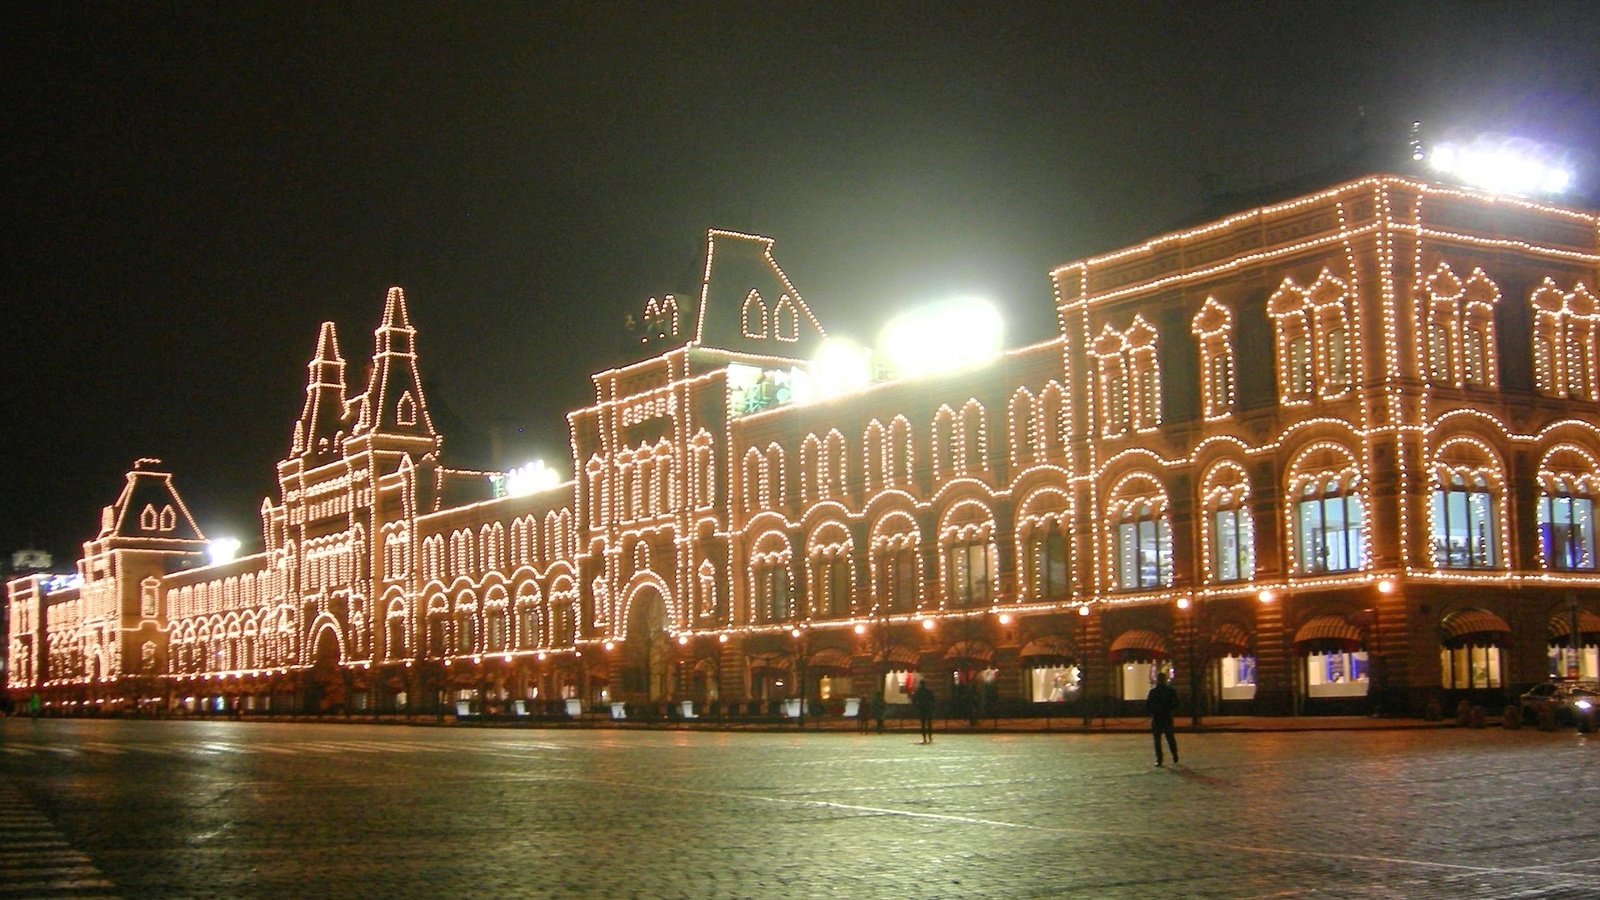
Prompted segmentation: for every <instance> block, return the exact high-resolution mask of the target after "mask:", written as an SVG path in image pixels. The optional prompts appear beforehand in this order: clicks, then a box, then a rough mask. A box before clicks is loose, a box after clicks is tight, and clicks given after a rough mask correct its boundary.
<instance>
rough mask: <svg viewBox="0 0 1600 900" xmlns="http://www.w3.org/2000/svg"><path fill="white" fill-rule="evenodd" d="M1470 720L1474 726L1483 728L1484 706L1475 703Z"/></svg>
mask: <svg viewBox="0 0 1600 900" xmlns="http://www.w3.org/2000/svg"><path fill="white" fill-rule="evenodd" d="M1469 721H1470V723H1471V725H1472V727H1473V728H1482V727H1483V707H1481V706H1479V705H1477V704H1473V706H1472V711H1471V713H1470V714H1469Z"/></svg>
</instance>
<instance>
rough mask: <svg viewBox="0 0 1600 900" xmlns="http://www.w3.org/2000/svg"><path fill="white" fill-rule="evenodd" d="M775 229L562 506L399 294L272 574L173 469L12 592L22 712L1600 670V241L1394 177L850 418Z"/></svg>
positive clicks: (1326, 694)
mask: <svg viewBox="0 0 1600 900" xmlns="http://www.w3.org/2000/svg"><path fill="white" fill-rule="evenodd" d="M772 243H773V242H772V241H771V240H769V239H766V238H760V237H755V236H751V235H743V234H735V233H730V232H721V231H713V232H710V234H709V235H708V239H707V243H706V254H705V268H704V272H703V277H702V279H701V285H700V287H699V290H698V292H696V293H694V294H685V295H664V296H661V297H657V298H652V299H651V300H650V301H649V302H648V304H647V305H646V307H645V309H644V313H643V316H642V319H641V320H640V322H641V324H642V327H641V329H640V331H641V333H642V334H643V335H644V336H643V337H641V338H640V344H639V355H640V356H641V357H642V358H641V359H640V360H639V361H637V362H634V363H632V364H630V365H626V366H622V367H619V368H615V369H611V370H608V371H605V372H601V373H598V374H595V375H594V376H592V377H593V382H594V390H595V394H594V396H595V399H594V402H593V403H592V404H591V405H589V406H587V407H584V408H582V409H578V410H575V411H573V412H571V413H570V414H569V415H568V427H569V432H570V437H571V441H570V446H571V450H572V456H571V460H570V466H571V469H570V471H571V472H572V476H571V478H570V480H567V481H565V482H562V483H557V484H545V485H543V486H537V485H536V486H534V488H533V489H531V490H525V489H523V488H521V487H519V485H518V484H517V482H518V481H519V478H520V477H522V476H526V475H527V474H528V473H527V472H522V473H512V475H511V476H510V477H507V476H505V475H501V474H498V473H487V472H475V471H465V470H460V469H452V468H449V467H447V466H445V465H444V464H443V458H444V439H443V437H442V436H441V435H439V434H438V433H437V432H436V431H435V430H434V428H433V424H432V421H431V419H430V417H429V414H428V408H427V403H426V400H425V398H424V396H423V393H422V385H421V380H420V378H419V377H418V374H417V354H416V347H415V339H416V335H415V331H414V330H413V329H412V328H411V326H410V323H409V319H408V315H407V309H406V301H405V298H404V297H403V295H402V294H401V293H400V291H399V290H398V289H395V290H392V291H391V292H390V294H389V297H388V302H387V305H386V308H385V311H384V315H383V319H382V324H381V325H380V326H379V328H378V329H377V331H376V332H375V351H374V355H373V359H372V363H373V364H372V367H371V372H372V374H371V377H370V378H369V380H368V382H367V383H366V385H364V389H363V390H362V392H361V393H351V391H350V388H349V385H348V384H347V382H346V378H345V361H344V359H343V357H342V356H341V354H340V350H339V347H338V341H337V338H336V334H335V330H334V327H333V325H332V324H331V323H329V324H325V325H324V326H323V328H322V332H321V334H320V335H319V337H318V341H317V348H316V352H315V354H314V358H313V359H312V361H311V363H310V367H309V369H310V371H309V378H308V384H307V389H306V398H305V404H304V407H303V409H302V412H301V415H300V418H299V420H298V422H297V423H296V425H295V428H294V434H293V439H292V442H291V450H290V453H289V455H288V456H287V458H285V459H284V460H283V461H282V462H280V463H279V464H278V482H279V490H278V495H277V496H276V497H275V498H269V499H267V500H266V501H264V502H263V504H262V506H261V524H262V536H263V544H264V547H265V549H264V551H263V552H261V553H258V554H255V555H253V556H248V557H243V558H239V559H235V560H232V561H229V562H226V563H215V564H204V563H203V560H202V553H203V551H204V549H205V541H204V538H203V537H202V536H201V534H200V532H199V529H198V528H197V527H196V526H195V524H194V522H193V521H192V520H191V519H190V518H189V516H188V513H187V511H186V510H185V509H184V507H183V503H182V500H181V498H179V496H178V494H177V492H176V490H175V489H174V488H173V484H172V479H171V477H170V475H168V474H166V473H163V472H161V471H160V470H159V469H158V468H157V467H156V465H155V463H153V462H150V461H141V463H140V464H138V465H136V466H135V469H134V471H133V472H131V473H130V474H129V476H128V486H127V487H126V489H125V490H124V492H123V494H122V496H121V497H119V498H118V500H117V501H116V503H114V504H113V505H112V506H110V507H108V508H107V510H106V512H105V514H104V517H103V520H102V527H101V530H100V533H99V535H98V537H97V538H96V539H95V540H92V541H89V542H87V543H86V544H85V545H84V548H85V552H84V557H83V559H82V560H81V561H80V562H79V565H78V569H79V574H80V576H81V584H79V585H63V584H53V585H51V584H46V583H45V582H44V581H43V580H41V579H39V578H24V579H18V580H15V581H13V582H11V583H10V585H9V602H10V604H11V622H12V627H11V631H10V650H11V655H12V659H13V660H14V662H15V665H14V666H13V674H12V677H11V681H10V687H11V688H12V689H13V690H24V691H26V690H34V689H37V690H40V691H41V692H43V693H44V694H46V696H47V697H50V698H52V699H53V700H55V701H68V702H76V703H90V704H100V703H115V704H128V703H136V702H143V703H152V702H155V703H184V704H186V705H190V706H196V705H201V704H206V705H208V706H209V707H210V708H213V709H215V708H228V707H242V708H246V709H256V710H261V709H273V710H282V709H326V708H335V707H342V708H345V709H357V710H378V711H395V710H406V711H425V712H431V711H434V710H435V709H439V708H440V704H441V703H444V704H450V703H456V702H460V703H467V704H469V708H471V709H473V710H479V709H485V710H488V711H501V712H505V713H510V714H515V713H518V712H529V711H534V710H538V711H544V710H547V709H565V708H566V705H565V702H564V701H566V700H568V699H569V698H570V699H573V700H576V701H577V702H578V704H579V705H580V706H584V707H588V708H593V707H594V706H596V705H598V704H603V703H606V702H608V701H612V702H624V701H626V702H630V703H635V704H650V705H652V706H654V707H655V708H658V709H659V708H665V707H666V704H667V703H668V702H669V701H673V704H672V706H671V709H672V710H673V711H674V712H675V713H676V712H677V711H678V710H679V709H680V708H681V707H680V706H679V705H678V704H677V703H676V701H681V700H691V701H694V709H695V710H696V711H697V712H698V713H699V714H702V715H704V714H706V713H707V712H710V711H716V712H717V713H719V714H727V713H729V712H730V711H733V712H738V713H740V714H750V713H753V712H759V713H766V712H768V711H770V710H772V709H778V710H783V709H785V706H786V705H785V704H783V703H782V701H785V700H789V699H790V698H793V697H796V696H798V695H799V694H800V693H802V692H803V693H804V695H805V696H806V697H808V698H809V699H810V700H811V701H813V702H814V703H819V704H823V705H824V706H827V707H830V708H835V709H837V708H839V707H843V706H844V705H845V703H846V701H847V699H848V698H861V697H869V696H872V695H874V694H876V693H877V692H879V691H880V690H882V691H884V692H885V693H886V694H887V695H888V700H889V702H891V703H894V702H904V700H905V697H904V696H903V693H904V692H906V691H908V690H909V689H910V687H911V686H912V685H913V684H914V681H915V679H917V678H929V679H933V681H934V686H935V689H936V691H937V693H938V694H939V695H940V697H941V699H943V700H946V701H947V702H949V703H950V704H951V708H952V710H953V711H955V712H957V713H966V714H972V715H977V714H982V715H989V714H997V715H1005V714H1028V713H1034V714H1037V711H1038V710H1039V709H1041V706H1040V705H1041V704H1050V703H1059V704H1066V705H1065V706H1063V707H1062V708H1061V711H1060V712H1058V713H1056V714H1058V715H1061V714H1075V713H1077V712H1082V711H1084V704H1085V701H1086V700H1087V701H1088V702H1089V703H1091V704H1092V708H1093V709H1094V710H1095V711H1109V712H1112V713H1116V712H1119V711H1129V712H1131V711H1134V710H1136V709H1138V708H1139V706H1138V702H1137V701H1142V699H1143V697H1144V694H1145V692H1146V691H1147V690H1148V687H1149V684H1150V683H1151V680H1152V678H1153V674H1154V671H1155V670H1156V668H1157V667H1169V668H1175V669H1176V671H1177V682H1178V684H1179V685H1180V686H1185V685H1186V686H1187V687H1188V689H1189V691H1190V692H1191V693H1192V695H1193V696H1195V697H1197V698H1199V701H1198V702H1199V705H1200V706H1201V708H1203V709H1206V710H1210V711H1226V712H1238V713H1246V712H1256V713H1283V712H1289V711H1300V712H1309V713H1317V712H1357V711H1360V712H1365V711H1367V710H1368V709H1370V708H1373V707H1374V706H1381V707H1382V708H1385V709H1387V710H1389V711H1396V712H1398V711H1420V710H1421V709H1422V708H1423V707H1424V705H1425V704H1427V703H1428V702H1429V701H1432V700H1439V701H1442V702H1443V703H1444V704H1446V705H1451V704H1453V703H1454V702H1455V701H1457V700H1460V699H1474V700H1486V701H1490V702H1493V701H1494V699H1495V698H1503V697H1505V696H1507V694H1508V693H1511V692H1515V691H1520V690H1521V689H1523V688H1524V687H1525V686H1526V685H1528V684H1530V683H1533V682H1537V681H1542V680H1544V679H1546V678H1548V677H1549V676H1550V675H1551V674H1552V673H1559V674H1562V675H1567V674H1578V675H1582V676H1584V677H1588V678H1593V677H1595V676H1596V673H1597V669H1600V666H1597V649H1596V648H1597V644H1600V592H1597V590H1596V588H1597V586H1600V571H1597V569H1596V560H1597V557H1596V552H1595V551H1596V547H1595V528H1594V525H1595V523H1594V503H1595V494H1596V492H1597V489H1600V298H1597V295H1596V285H1597V284H1600V223H1597V219H1596V217H1595V216H1594V215H1592V214H1589V213H1582V212H1576V211H1572V210H1567V209H1561V208H1556V207H1553V206H1549V205H1543V204H1536V203H1531V202H1527V201H1522V200H1514V199H1509V198H1506V197H1502V196H1496V195H1490V194H1479V193H1471V192H1464V191H1459V190H1455V189H1450V188H1444V187H1440V186H1437V185H1430V184H1425V183H1422V182H1418V181H1415V180H1411V179H1407V178H1400V177H1393V176H1383V177H1372V178H1366V179H1362V180H1359V181H1354V182H1350V183H1348V184H1344V185H1341V186H1339V187H1336V188H1332V189H1330V190H1327V191H1324V192H1322V193H1318V194H1315V195H1312V196H1307V197H1303V198H1300V199H1297V200H1293V201H1290V202H1285V203H1280V204H1275V205H1271V206H1265V207H1261V208H1258V209H1254V210H1251V211H1248V212H1244V213H1240V214H1238V215H1234V216H1231V217H1228V218H1226V219H1223V220H1220V221H1217V222H1213V223H1210V224H1207V225H1204V226H1201V227H1198V228H1194V229H1192V230H1189V231H1185V232H1181V233H1175V234H1169V235H1164V236H1161V237H1158V238H1155V239H1153V240H1151V241H1149V242H1148V243H1145V244H1142V245H1139V246H1136V247H1131V248H1128V249H1125V250H1122V251H1119V252H1116V253H1112V254H1108V255H1105V256H1100V257H1096V258H1093V259H1088V260H1084V261H1081V262H1076V263H1072V264H1069V265H1066V266H1063V267H1061V268H1059V269H1057V270H1055V271H1054V272H1052V273H1051V275H1050V277H1051V282H1052V284H1053V287H1054V297H1055V304H1056V309H1057V313H1058V321H1059V323H1060V333H1059V335H1058V336H1057V337H1055V338H1054V339H1052V340H1050V341H1047V342H1044V343H1041V344H1036V345H1033V346H1028V347H1023V348H1020V349H1015V350H1011V351H1008V352H1005V353H1002V354H999V355H997V356H995V357H993V358H991V359H989V360H987V361H985V362H983V363H981V364H978V365H973V366H969V367H966V368H962V369H959V370H955V371H948V372H943V373H934V374H923V375H919V376H917V377H898V378H895V377H882V375H881V373H880V377H878V378H877V379H875V380H874V381H873V382H872V383H870V384H867V385H865V386H861V387H858V388H856V389H853V390H849V391H845V392H834V391H830V390H827V389H825V388H826V386H827V385H828V384H829V380H828V378H827V377H826V373H824V372H822V371H821V370H820V369H819V368H818V367H817V366H816V365H814V364H813V363H812V362H811V360H813V359H814V358H816V357H817V355H818V353H819V351H821V350H822V349H823V348H824V346H825V338H826V335H825V333H824V331H823V328H822V326H821V325H820V324H819V323H818V321H817V320H816V318H814V317H813V315H812V312H811V310H810V308H809V307H808V305H807V304H806V302H805V301H804V300H803V299H802V297H801V295H800V293H799V292H798V291H797V290H796V289H795V287H794V285H793V284H791V283H790V282H789V280H788V278H787V277H786V276H785V274H784V272H783V271H782V269H781V268H780V267H779V266H778V264H777V262H776V261H775V260H774V258H773V256H772ZM1124 704H1126V705H1125V706H1124ZM787 708H789V709H790V710H792V709H793V704H788V705H787Z"/></svg>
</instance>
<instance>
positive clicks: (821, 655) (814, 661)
mask: <svg viewBox="0 0 1600 900" xmlns="http://www.w3.org/2000/svg"><path fill="white" fill-rule="evenodd" d="M806 665H808V666H810V667H811V668H813V669H834V670H838V671H843V672H848V671H850V654H848V653H846V652H845V651H843V650H840V649H839V648H837V647H825V648H823V649H821V650H818V651H817V652H815V653H813V654H811V659H809V660H807V661H806Z"/></svg>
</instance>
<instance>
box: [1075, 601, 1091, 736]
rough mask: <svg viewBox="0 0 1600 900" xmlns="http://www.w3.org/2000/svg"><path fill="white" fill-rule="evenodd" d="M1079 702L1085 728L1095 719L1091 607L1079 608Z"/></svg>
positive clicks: (1085, 605) (1086, 605)
mask: <svg viewBox="0 0 1600 900" xmlns="http://www.w3.org/2000/svg"><path fill="white" fill-rule="evenodd" d="M1078 702H1079V704H1080V705H1082V706H1083V727H1084V728H1088V727H1089V724H1090V721H1091V720H1092V719H1093V718H1094V708H1093V707H1092V706H1091V705H1090V700H1089V606H1088V604H1084V605H1083V606H1080V607H1078Z"/></svg>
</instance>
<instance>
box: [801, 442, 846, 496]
mask: <svg viewBox="0 0 1600 900" xmlns="http://www.w3.org/2000/svg"><path fill="white" fill-rule="evenodd" d="M846 476H847V472H846V470H845V447H844V435H842V434H840V433H839V431H838V429H832V430H830V431H829V432H828V434H827V435H826V437H824V438H821V439H819V438H818V437H817V436H816V435H815V434H808V435H806V439H805V440H804V441H802V442H801V444H800V492H801V497H800V502H801V503H803V504H805V505H808V506H809V505H810V504H812V503H816V502H817V501H819V500H843V499H844V498H845V496H846V492H845V487H846Z"/></svg>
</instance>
